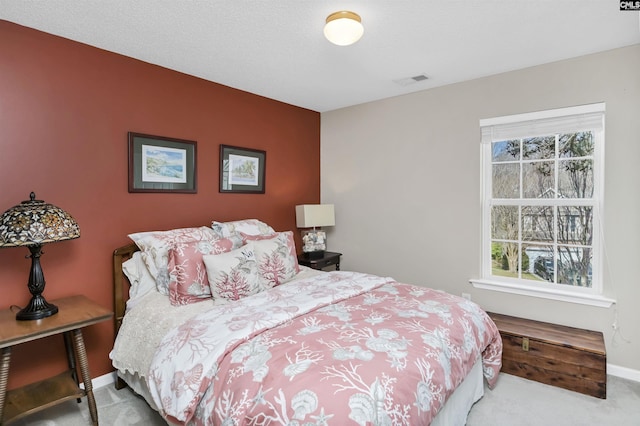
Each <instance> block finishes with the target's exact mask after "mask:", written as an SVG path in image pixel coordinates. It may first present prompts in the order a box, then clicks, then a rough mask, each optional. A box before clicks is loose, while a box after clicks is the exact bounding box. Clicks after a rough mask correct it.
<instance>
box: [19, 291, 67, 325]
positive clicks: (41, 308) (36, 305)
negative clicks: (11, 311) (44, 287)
mask: <svg viewBox="0 0 640 426" xmlns="http://www.w3.org/2000/svg"><path fill="white" fill-rule="evenodd" d="M57 313H58V307H57V306H56V305H52V304H51V303H49V302H47V301H46V300H44V297H42V296H40V295H36V296H33V297H32V298H31V300H30V301H29V304H28V305H27V306H25V307H24V309H22V310H21V311H20V312H18V313H17V314H16V319H17V320H19V321H31V320H39V319H42V318H46V317H50V316H51V315H55V314H57Z"/></svg>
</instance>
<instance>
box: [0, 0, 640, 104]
mask: <svg viewBox="0 0 640 426" xmlns="http://www.w3.org/2000/svg"><path fill="white" fill-rule="evenodd" d="M339 10H352V11H354V12H356V13H358V14H360V16H361V17H362V23H363V25H364V27H365V32H364V36H363V37H362V39H361V40H360V41H359V42H358V43H356V44H354V45H352V46H346V47H340V46H335V45H333V44H331V43H329V42H328V41H327V40H326V39H325V38H324V36H323V34H322V28H323V26H324V20H325V18H326V17H327V16H328V15H329V14H331V13H332V12H335V11H339ZM638 15H639V14H638V12H629V11H620V10H619V1H618V0H526V1H525V0H393V1H390V0H361V1H350V0H344V1H335V0H322V1H320V0H0V19H4V20H7V21H11V22H15V23H18V24H20V25H24V26H27V27H31V28H35V29H38V30H41V31H45V32H47V33H51V34H55V35H59V36H62V37H65V38H68V39H71V40H76V41H79V42H82V43H86V44H88V45H92V46H96V47H99V48H102V49H105V50H108V51H112V52H117V53H120V54H122V55H126V56H129V57H132V58H137V59H140V60H142V61H145V62H149V63H152V64H157V65H160V66H163V67H166V68H170V69H173V70H177V71H180V72H183V73H186V74H191V75H194V76H197V77H200V78H203V79H206V80H210V81H214V82H216V83H220V84H223V85H226V86H230V87H234V88H237V89H240V90H244V91H248V92H251V93H255V94H258V95H262V96H265V97H268V98H272V99H276V100H279V101H282V102H286V103H288V104H292V105H296V106H300V107H303V108H307V109H310V110H313V111H318V112H326V111H330V110H334V109H338V108H342V107H347V106H351V105H357V104H361V103H364V102H369V101H374V100H378V99H383V98H388V97H392V96H398V95H402V94H406V93H411V92H415V91H419V90H425V89H429V88H433V87H437V86H442V85H446V84H451V83H455V82H460V81H465V80H470V79H474V78H478V77H483V76H487V75H491V74H497V73H501V72H506V71H511V70H515V69H521V68H526V67H530V66H533V65H539V64H543V63H548V62H553V61H558V60H562V59H567V58H571V57H576V56H582V55H586V54H590V53H594V52H599V51H604V50H609V49H613V48H617V47H623V46H628V45H632V44H637V43H640V20H639V16H638ZM420 74H424V75H426V76H427V77H428V79H427V80H423V81H420V82H416V81H415V80H413V79H411V77H414V76H418V75H420ZM612 78H614V76H612ZM403 79H405V80H406V79H409V81H412V82H413V83H412V84H409V85H402V84H398V83H397V82H396V80H403Z"/></svg>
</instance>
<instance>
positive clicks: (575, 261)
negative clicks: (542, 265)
mask: <svg viewBox="0 0 640 426" xmlns="http://www.w3.org/2000/svg"><path fill="white" fill-rule="evenodd" d="M558 253H559V257H558V284H566V285H572V286H578V287H591V283H592V276H591V270H592V250H591V249H590V248H582V247H568V246H558Z"/></svg>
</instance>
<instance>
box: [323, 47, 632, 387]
mask: <svg viewBox="0 0 640 426" xmlns="http://www.w3.org/2000/svg"><path fill="white" fill-rule="evenodd" d="M434 78H437V76H434ZM594 102H606V108H607V110H606V122H605V126H606V134H605V137H606V142H605V144H606V145H605V161H606V163H605V164H606V165H605V167H606V173H605V210H604V226H605V231H604V232H605V234H604V236H605V244H606V257H605V264H606V266H605V294H606V295H607V296H610V297H613V298H615V299H617V302H618V303H617V304H616V305H614V306H613V307H611V308H598V307H591V306H585V305H577V304H573V303H568V302H560V301H552V300H547V299H539V298H534V297H528V296H518V295H512V294H507V293H501V292H494V291H489V290H480V289H475V288H473V287H472V285H471V284H470V283H469V279H470V278H478V277H479V275H480V234H481V232H480V231H481V223H480V222H481V221H480V217H481V209H480V131H479V127H478V121H479V120H480V119H481V118H490V117H496V116H502V115H510V114H517V113H524V112H532V111H538V110H545V109H553V108H560V107H567V106H575V105H582V104H588V103H594ZM321 194H322V201H323V202H325V203H334V204H335V208H336V226H335V227H333V228H332V229H331V230H330V232H329V234H328V248H329V250H333V251H340V252H342V253H343V254H344V256H343V259H342V269H344V270H356V271H363V272H371V273H375V274H378V275H384V276H392V277H394V278H395V279H397V280H398V281H402V282H407V283H412V284H418V285H423V286H428V287H433V288H437V289H442V290H445V291H448V292H450V293H453V294H457V295H460V294H461V293H463V292H464V293H470V294H471V296H472V299H473V300H474V301H476V302H477V303H479V304H480V305H481V306H482V307H483V308H485V309H486V310H490V311H495V312H500V313H505V314H510V315H518V316H522V317H526V318H532V319H539V320H544V321H550V322H555V323H560V324H566V325H570V326H575V327H581V328H588V329H592V330H599V331H602V332H604V333H605V343H606V345H607V355H608V362H609V363H611V364H614V365H615V366H617V367H621V368H620V370H622V371H624V372H626V373H629V374H630V375H632V376H633V375H635V374H636V373H638V374H640V356H638V354H640V309H639V308H638V306H637V305H638V304H639V303H640V274H639V273H638V269H639V268H638V265H640V232H639V222H640V45H634V46H631V47H627V48H622V49H616V50H612V51H607V52H602V53H598V54H594V55H589V56H584V57H580V58H575V59H571V60H566V61H561V62H556V63H551V64H545V65H540V66H536V67H532V68H527V69H524V70H519V71H513V72H508V73H504V74H499V75H494V76H490V77H486V78H482V79H478V80H472V81H467V82H463V83H459V84H453V85H449V86H443V87H440V88H434V89H430V90H425V91H422V92H417V93H413V94H410V95H404V96H400V97H396V98H391V99H386V100H381V101H376V102H371V103H367V104H362V105H358V106H354V107H350V108H344V109H340V110H336V111H331V112H327V113H323V114H322V116H321ZM616 315H617V316H618V324H619V326H620V332H619V333H616V334H615V336H614V333H613V329H612V324H613V322H614V318H615V317H616ZM626 369H632V370H628V371H627V370H626ZM638 377H640V376H638Z"/></svg>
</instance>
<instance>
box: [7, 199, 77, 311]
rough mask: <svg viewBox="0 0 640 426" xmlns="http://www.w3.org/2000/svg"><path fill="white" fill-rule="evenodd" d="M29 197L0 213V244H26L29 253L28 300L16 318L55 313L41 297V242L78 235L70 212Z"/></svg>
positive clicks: (56, 308) (42, 280)
mask: <svg viewBox="0 0 640 426" xmlns="http://www.w3.org/2000/svg"><path fill="white" fill-rule="evenodd" d="M29 198H30V199H29V200H27V201H23V202H22V203H20V204H18V205H17V206H14V207H12V208H10V209H9V210H7V211H6V212H4V213H3V214H2V216H0V247H17V246H26V247H27V248H28V249H29V251H30V252H31V255H30V256H29V257H31V272H30V273H29V281H28V284H27V285H28V287H29V291H30V292H31V296H32V297H31V301H30V302H29V304H28V305H27V306H26V307H25V308H24V309H22V310H21V311H20V312H18V314H17V315H16V319H18V320H36V319H41V318H46V317H49V316H51V315H54V314H56V313H57V312H58V307H57V306H55V305H53V304H51V303H48V302H47V301H46V300H45V298H44V297H43V296H42V292H43V291H44V286H45V280H44V274H43V273H42V267H41V266H40V256H42V245H43V244H46V243H54V242H57V241H64V240H71V239H74V238H78V237H79V236H80V227H79V226H78V223H77V222H76V221H75V219H74V218H73V217H71V215H69V213H67V212H65V211H64V210H62V209H61V208H59V207H56V206H54V205H51V204H47V203H45V202H44V201H42V200H36V194H34V193H33V192H32V193H31V194H30V197H29Z"/></svg>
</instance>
